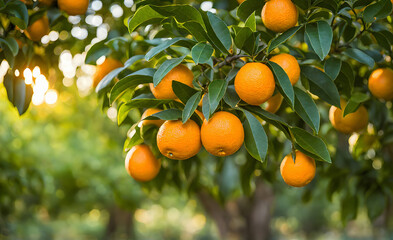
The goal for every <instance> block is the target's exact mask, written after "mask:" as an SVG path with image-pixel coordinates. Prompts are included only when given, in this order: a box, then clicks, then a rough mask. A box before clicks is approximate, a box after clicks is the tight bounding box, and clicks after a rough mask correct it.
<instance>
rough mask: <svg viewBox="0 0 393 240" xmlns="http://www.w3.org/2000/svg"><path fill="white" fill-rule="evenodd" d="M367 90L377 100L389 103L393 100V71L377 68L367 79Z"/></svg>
mask: <svg viewBox="0 0 393 240" xmlns="http://www.w3.org/2000/svg"><path fill="white" fill-rule="evenodd" d="M368 88H369V89H370V92H371V93H372V94H373V95H374V96H375V97H377V98H381V99H384V100H386V101H390V100H392V99H393V70H392V69H390V68H379V69H377V70H375V71H374V72H372V73H371V75H370V78H369V79H368Z"/></svg>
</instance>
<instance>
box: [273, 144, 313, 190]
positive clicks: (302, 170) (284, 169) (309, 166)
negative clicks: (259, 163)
mask: <svg viewBox="0 0 393 240" xmlns="http://www.w3.org/2000/svg"><path fill="white" fill-rule="evenodd" d="M315 170H316V167H315V160H314V159H312V158H310V157H309V156H307V155H306V154H304V153H302V152H300V151H296V159H295V161H293V158H292V154H291V153H290V154H288V155H287V156H286V157H285V158H284V159H283V160H282V162H281V165H280V172H281V176H282V178H283V179H284V182H285V183H286V184H288V185H289V186H292V187H304V186H306V185H307V184H309V183H310V182H311V181H312V180H313V178H314V177H315Z"/></svg>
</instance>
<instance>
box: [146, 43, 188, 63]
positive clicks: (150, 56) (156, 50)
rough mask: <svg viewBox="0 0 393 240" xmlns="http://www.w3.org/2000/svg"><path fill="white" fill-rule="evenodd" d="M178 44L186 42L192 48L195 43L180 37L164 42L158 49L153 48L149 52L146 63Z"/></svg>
mask: <svg viewBox="0 0 393 240" xmlns="http://www.w3.org/2000/svg"><path fill="white" fill-rule="evenodd" d="M178 42H184V43H186V45H187V46H189V47H190V46H192V43H193V42H194V41H193V40H191V39H188V38H183V37H178V38H173V39H169V40H167V41H164V42H163V43H161V44H159V45H158V46H156V47H153V48H152V49H150V51H148V52H147V53H146V55H145V58H146V61H149V60H150V59H152V58H153V57H154V56H156V55H157V54H159V53H160V52H162V51H164V50H165V49H167V48H169V47H170V46H172V45H175V44H176V43H178Z"/></svg>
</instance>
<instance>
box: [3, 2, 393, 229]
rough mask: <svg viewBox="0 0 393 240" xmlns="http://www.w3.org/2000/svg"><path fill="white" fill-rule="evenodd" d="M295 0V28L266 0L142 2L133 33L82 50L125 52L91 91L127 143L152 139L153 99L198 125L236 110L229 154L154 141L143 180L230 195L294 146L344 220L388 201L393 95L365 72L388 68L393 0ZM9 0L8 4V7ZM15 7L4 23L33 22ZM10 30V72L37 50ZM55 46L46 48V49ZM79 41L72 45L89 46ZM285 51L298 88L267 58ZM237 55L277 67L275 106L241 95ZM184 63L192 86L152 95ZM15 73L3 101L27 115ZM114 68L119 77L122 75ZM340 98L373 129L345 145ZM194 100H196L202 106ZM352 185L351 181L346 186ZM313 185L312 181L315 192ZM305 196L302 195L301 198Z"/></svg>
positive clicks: (245, 188) (172, 115)
mask: <svg viewBox="0 0 393 240" xmlns="http://www.w3.org/2000/svg"><path fill="white" fill-rule="evenodd" d="M11 2H13V1H11ZM293 2H294V3H295V4H296V5H297V7H298V10H299V21H298V26H295V27H293V28H291V29H289V30H287V31H286V32H284V33H281V34H276V33H274V32H272V31H270V30H268V29H267V28H266V27H265V26H264V25H263V22H262V21H261V17H260V12H261V8H262V7H263V4H264V1H259V0H246V1H244V2H243V3H242V4H240V6H238V7H237V8H229V5H224V6H227V8H224V9H221V8H219V6H220V5H218V4H216V5H214V6H215V7H216V8H217V9H215V11H212V12H210V11H207V12H206V11H203V10H201V9H200V4H199V2H197V1H196V2H194V1H189V2H187V1H180V3H177V4H176V1H173V2H172V1H138V2H137V3H136V5H135V7H134V8H133V10H134V12H132V14H131V16H130V17H129V19H128V23H127V27H128V32H126V30H127V29H126V30H125V28H124V26H122V27H118V28H116V30H119V29H121V30H119V32H118V34H115V36H113V35H110V36H109V37H108V39H107V40H104V41H101V42H98V43H95V44H94V45H93V46H91V47H90V49H89V50H88V51H87V53H86V58H85V63H87V64H94V63H95V62H96V61H97V59H99V58H100V57H101V56H109V55H115V56H120V57H119V59H122V60H123V62H125V65H124V67H123V68H118V69H115V70H113V71H112V72H111V73H109V74H108V75H107V76H106V77H104V78H103V79H102V81H101V82H100V83H99V84H98V86H97V88H96V91H97V92H98V93H99V97H101V98H102V99H103V103H104V104H103V108H106V107H108V106H113V107H116V108H117V109H118V119H117V122H118V124H119V125H120V124H121V125H123V126H127V127H129V133H133V134H128V135H127V136H128V139H127V140H126V141H125V144H124V148H125V149H126V150H127V149H129V148H130V147H132V146H134V145H136V144H140V143H142V142H147V143H150V144H151V145H152V146H153V148H156V146H154V143H155V133H156V132H157V131H156V130H157V129H154V128H152V129H154V130H150V129H144V127H140V126H139V125H138V123H139V122H140V120H141V119H140V118H139V119H138V117H140V113H141V112H143V111H144V110H145V109H146V108H150V107H157V108H160V109H162V110H163V111H162V112H159V113H156V114H154V115H153V116H150V117H148V118H147V119H163V120H180V119H181V120H182V121H183V122H186V121H187V120H188V119H190V118H191V119H194V120H196V122H198V124H199V125H200V124H201V121H200V119H199V118H198V117H197V116H196V115H195V114H194V112H195V110H199V111H202V113H203V115H204V117H205V118H206V120H209V118H210V117H211V116H212V115H213V114H214V113H215V112H217V111H221V110H225V111H231V112H233V113H234V114H236V115H237V116H238V117H239V119H240V120H241V121H242V123H243V125H244V128H245V135H246V136H245V148H244V149H242V150H240V151H239V152H238V153H236V154H235V155H234V156H232V157H231V158H229V159H227V160H223V159H219V158H216V157H212V156H209V157H207V156H206V152H204V151H202V152H201V153H200V154H199V155H198V156H197V157H195V158H193V159H190V160H188V161H186V162H184V163H181V164H179V163H177V162H175V161H171V160H169V159H166V158H165V157H163V156H162V155H160V154H159V152H158V151H157V149H155V153H156V154H157V155H158V156H159V157H160V158H162V159H163V161H164V163H165V164H163V169H162V170H161V173H160V175H159V176H158V179H157V181H153V182H152V183H149V184H147V185H148V186H149V188H150V189H158V190H162V188H163V185H165V184H168V185H175V187H176V188H178V189H180V190H186V191H187V192H191V193H192V192H197V191H198V190H199V189H201V188H204V189H208V190H209V192H211V193H212V195H214V196H215V197H216V198H218V199H221V200H223V201H225V200H229V199H231V198H233V197H234V196H237V194H239V192H241V194H249V193H251V192H252V191H253V187H252V186H251V185H250V182H253V181H254V180H256V179H258V178H264V179H265V180H266V181H269V182H274V181H275V180H276V179H275V177H272V176H276V175H277V173H278V167H277V163H278V162H279V161H280V160H281V159H282V158H283V157H284V156H285V155H287V154H289V153H290V152H291V150H294V149H298V150H300V151H302V152H304V153H305V154H307V155H309V156H310V157H312V158H314V159H316V160H320V161H321V163H318V172H317V176H321V177H324V178H327V179H330V180H331V184H329V186H328V187H327V190H326V191H327V194H328V197H330V198H332V196H333V194H334V193H336V192H337V194H338V195H339V196H340V199H341V208H342V209H341V218H342V221H343V222H347V221H350V220H352V219H354V218H356V216H357V212H358V207H359V206H365V207H366V208H367V209H368V210H369V212H368V215H369V217H370V219H375V218H376V217H377V216H378V215H380V214H381V212H383V211H384V209H385V208H384V207H375V206H372V202H373V201H375V202H378V203H379V206H381V205H383V204H384V203H385V202H386V201H387V200H386V199H391V197H392V192H393V191H392V187H391V186H392V184H391V182H392V179H391V176H392V170H391V169H392V162H391V160H390V159H391V153H390V151H391V148H392V145H391V144H392V141H391V139H392V136H393V131H392V129H391V126H392V110H391V109H392V107H391V103H386V102H381V101H380V100H379V99H376V98H375V97H373V96H372V95H371V94H370V92H369V90H368V88H367V84H366V79H367V78H368V76H369V75H370V73H371V72H372V70H374V69H375V68H383V67H389V68H392V63H391V59H392V58H393V55H392V42H393V40H392V39H393V38H392V36H393V35H392V16H391V12H392V3H391V2H390V0H378V1H364V0H357V1H356V0H347V1H344V0H334V1H319V0H308V1H300V0H296V1H293ZM9 3H10V1H7V4H8V5H4V6H5V7H7V6H11V5H12V4H11V5H10V4H9ZM16 5H18V6H19V8H18V9H19V12H18V13H19V15H17V14H16V13H14V12H12V13H13V14H14V15H13V17H15V16H19V20H18V21H15V20H14V21H13V20H12V19H14V18H12V17H11V18H10V20H11V23H8V24H15V25H18V26H19V27H20V28H22V29H23V27H26V26H28V23H26V22H25V19H26V17H25V16H24V15H23V14H22V13H23V11H24V10H23V9H25V8H26V6H25V5H24V4H19V3H18V4H16ZM16 5H15V6H16ZM22 5H23V6H22ZM4 6H2V8H1V9H2V10H1V11H2V12H1V13H2V14H3V15H2V17H3V18H4V16H5V14H4V11H3V9H4ZM363 8H364V10H362V9H363ZM26 11H27V10H26ZM48 11H54V10H50V9H49V10H48ZM213 12H215V13H213ZM48 15H50V14H49V12H48ZM60 15H62V14H60ZM63 17H64V15H63ZM61 19H62V18H61V17H60V16H58V17H56V18H55V19H51V25H52V24H55V25H58V24H59V23H58V21H60V22H61V21H62V20H61ZM63 23H64V22H63ZM23 24H25V25H23ZM10 26H11V25H10ZM146 26H148V27H146ZM12 27H13V26H12ZM12 27H11V28H12ZM3 30H4V32H5V33H7V34H8V33H10V36H12V37H18V35H20V33H18V32H17V31H14V29H12V30H8V29H7V27H5V26H3ZM7 34H5V35H4V36H1V37H2V38H1V41H0V44H1V46H2V49H3V52H1V53H0V54H1V57H3V59H6V60H7V61H8V62H9V63H10V65H11V67H12V68H13V69H12V70H14V69H23V68H24V67H25V66H28V65H29V60H28V61H27V62H26V63H23V64H24V65H23V64H22V65H23V67H22V68H20V67H17V66H15V67H14V64H13V63H14V59H15V58H18V56H20V57H22V58H23V57H25V58H26V59H30V58H32V57H31V56H32V55H33V53H31V49H32V48H31V45H32V43H29V46H27V47H25V49H23V51H20V49H19V51H18V47H17V45H16V44H15V43H16V42H15V40H13V38H12V37H11V38H10V37H9V36H6V35H7ZM135 36H137V37H139V38H137V37H135ZM88 40H91V39H87V40H86V41H88ZM89 43H90V41H89ZM64 45H65V46H66V44H64ZM76 45H77V44H75V46H76ZM73 46H74V45H73ZM29 49H30V50H29ZM76 49H78V48H76ZM50 50H52V51H53V49H48V50H45V51H50ZM78 50H79V51H78ZM78 50H75V51H76V52H83V51H85V49H80V48H79V49H78ZM282 52H286V53H290V54H291V55H293V56H295V57H296V58H297V59H298V61H299V63H300V66H301V81H299V82H298V83H297V84H296V86H292V85H291V84H290V81H289V78H288V76H287V74H286V73H285V71H284V70H283V69H282V68H281V67H280V66H279V65H277V64H275V63H273V62H270V61H269V58H270V57H271V56H273V55H276V54H278V53H282ZM127 59H128V60H127ZM125 60H126V61H125ZM244 60H245V61H246V62H262V63H265V64H267V65H268V66H269V67H270V69H271V70H272V72H273V74H274V77H275V84H276V86H277V91H276V92H279V93H281V94H282V95H283V97H284V99H285V101H284V103H283V104H282V107H281V108H280V110H279V111H278V112H277V113H274V114H273V113H270V112H267V111H265V110H264V106H250V105H248V104H246V103H245V102H243V101H241V99H240V98H239V96H237V94H236V91H235V87H234V78H235V76H236V73H237V71H238V70H239V69H240V68H241V67H242V66H243V65H244V63H245V61H244ZM15 63H17V64H19V63H18V62H16V61H15ZM179 64H187V66H188V67H189V68H191V69H192V71H193V73H194V76H195V78H194V82H193V84H194V87H189V86H186V85H185V84H182V83H179V82H176V81H174V82H173V83H172V89H173V91H174V93H175V94H176V96H177V98H178V99H179V100H180V101H181V102H177V101H174V100H157V99H155V98H154V96H153V95H152V94H151V92H150V90H149V86H148V84H151V83H152V84H153V85H154V86H157V85H158V84H160V82H161V80H162V79H163V78H164V77H165V75H166V74H167V73H168V72H169V71H170V70H172V69H173V68H175V67H176V66H178V65H179ZM322 68H323V70H322ZM14 75H15V74H14V72H13V71H11V70H10V71H9V72H8V74H7V77H6V81H4V84H5V86H6V88H7V91H8V98H9V100H10V101H11V102H12V103H13V104H14V106H16V107H17V109H18V110H19V113H20V114H23V113H24V112H25V111H26V109H27V107H28V102H29V101H28V100H29V94H27V93H28V91H27V90H26V89H27V88H26V87H24V86H22V87H21V86H19V85H20V83H22V85H23V82H21V81H20V80H19V79H18V78H17V77H16V76H14ZM116 77H117V78H118V79H120V80H119V81H117V82H116V81H115V80H114V79H116ZM203 94H204V95H203ZM202 96H203V98H202ZM341 98H344V99H346V100H347V101H348V104H347V106H346V108H345V109H343V110H344V115H347V114H350V113H352V112H354V111H356V109H357V108H358V107H359V106H360V105H361V104H363V105H364V106H366V107H367V109H368V111H369V119H370V126H369V127H368V128H367V129H365V130H363V132H361V133H360V134H359V135H360V136H359V135H353V136H352V137H351V146H347V144H344V143H348V136H344V135H342V134H336V131H334V130H333V129H332V127H331V124H330V123H329V119H328V108H329V107H330V106H331V105H333V106H337V107H338V108H340V107H342V106H340V99H341ZM201 99H202V103H203V104H202V107H200V106H198V104H199V102H200V100H201ZM135 115H136V116H137V117H135ZM257 117H258V118H260V119H262V120H263V121H259V119H258V118H257ZM365 136H367V137H369V136H371V137H370V138H371V139H372V141H371V140H370V141H371V142H372V144H367V143H369V142H368V141H367V140H369V139H367V140H365V138H367V137H365ZM353 139H355V140H353ZM290 146H292V148H291V147H290ZM349 150H350V151H349ZM244 156H246V157H244ZM242 157H243V158H246V161H244V162H243V163H242V164H234V163H232V162H229V161H231V159H232V158H234V159H235V158H242ZM202 158H203V164H202V163H201V159H202ZM255 160H257V161H255ZM223 161H226V162H223ZM252 161H255V162H252ZM376 161H378V163H380V162H379V161H381V162H382V163H380V164H381V165H383V167H379V168H378V167H376V166H378V165H375V164H376ZM228 162H229V163H228ZM260 162H263V164H261V163H260ZM330 163H331V164H330ZM374 163H375V164H374ZM274 164H275V165H274ZM201 165H203V167H201ZM205 165H206V166H205ZM272 165H274V166H273V167H272ZM211 169H215V170H211ZM256 171H262V172H263V174H262V176H261V177H259V175H258V177H257V176H255V174H253V173H255V172H256ZM190 176H193V177H190ZM206 176H208V177H210V178H208V179H206ZM228 176H240V178H241V184H240V186H233V185H230V183H228V182H229V181H227V179H228V178H229V177H228ZM348 182H351V184H353V185H352V186H349V184H347V183H348ZM317 187H318V184H317V183H316V184H314V185H313V186H311V187H310V189H311V190H313V189H315V188H317ZM240 188H241V189H240ZM353 189H356V190H357V191H358V192H359V194H355V192H354V190H353ZM311 190H310V192H311ZM311 195H312V194H311V193H308V195H306V197H304V198H305V199H308V198H311Z"/></svg>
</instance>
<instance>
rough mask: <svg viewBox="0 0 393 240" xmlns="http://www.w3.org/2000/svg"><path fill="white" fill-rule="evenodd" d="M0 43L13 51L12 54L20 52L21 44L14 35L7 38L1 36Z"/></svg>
mask: <svg viewBox="0 0 393 240" xmlns="http://www.w3.org/2000/svg"><path fill="white" fill-rule="evenodd" d="M0 44H1V48H2V49H4V48H8V49H9V50H10V51H11V54H12V56H14V57H15V56H16V55H18V52H19V46H18V43H17V42H16V40H15V39H14V38H12V37H7V38H5V39H3V38H0Z"/></svg>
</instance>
